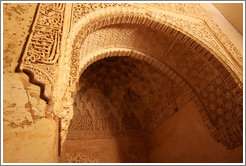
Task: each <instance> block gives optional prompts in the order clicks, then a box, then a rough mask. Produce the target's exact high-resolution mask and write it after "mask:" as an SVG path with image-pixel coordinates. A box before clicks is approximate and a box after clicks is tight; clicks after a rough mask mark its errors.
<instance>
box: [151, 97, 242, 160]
mask: <svg viewBox="0 0 246 166" xmlns="http://www.w3.org/2000/svg"><path fill="white" fill-rule="evenodd" d="M150 147H151V148H150V151H149V158H150V160H151V161H152V162H158V163H159V162H160V163H162V162H167V163H173V162H174V163H176V162H181V163H185V162H188V163H193V162H195V163H209V162H212V163H217V162H221V163H230V162H236V163H237V162H238V163H240V162H243V146H239V147H237V148H235V149H232V150H227V149H226V147H224V146H223V145H222V144H220V143H218V142H216V141H215V140H214V139H213V138H212V137H211V135H210V134H209V131H208V130H207V128H206V126H205V125H204V123H203V121H202V118H201V116H200V114H199V111H198V109H197V108H196V106H195V104H194V103H193V102H192V101H191V102H189V103H187V104H186V105H185V106H184V107H183V108H182V109H181V110H179V111H178V112H177V113H176V114H175V115H173V116H172V117H170V118H169V119H168V120H167V121H165V122H164V123H162V125H161V126H160V128H158V129H157V130H156V131H155V132H154V133H153V134H152V135H151V137H150Z"/></svg>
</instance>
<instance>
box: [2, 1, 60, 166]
mask: <svg viewBox="0 0 246 166" xmlns="http://www.w3.org/2000/svg"><path fill="white" fill-rule="evenodd" d="M36 8H37V4H36V3H22V4H16V3H4V4H3V110H2V111H3V162H4V163H5V162H6V163H22V162H24V163H29V162H30V163H37V162H56V149H57V148H56V139H57V138H56V133H57V123H56V121H55V120H53V119H52V118H50V117H46V115H45V109H46V102H45V101H44V100H42V99H40V87H39V86H37V85H34V84H31V83H30V82H29V77H28V76H27V75H26V74H25V73H17V72H16V68H17V65H18V60H19V58H20V56H21V53H22V50H23V48H24V45H25V42H26V38H27V37H28V34H29V31H30V27H31V25H32V22H33V19H34V15H35V12H36Z"/></svg>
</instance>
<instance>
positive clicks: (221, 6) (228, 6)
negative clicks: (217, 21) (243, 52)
mask: <svg viewBox="0 0 246 166" xmlns="http://www.w3.org/2000/svg"><path fill="white" fill-rule="evenodd" d="M213 5H214V6H215V7H216V8H217V9H218V10H219V11H220V12H221V13H222V14H223V15H224V17H225V18H226V19H227V20H228V21H229V22H230V23H231V24H232V25H233V26H234V27H235V28H236V29H237V31H238V32H239V33H240V34H241V35H243V3H213Z"/></svg>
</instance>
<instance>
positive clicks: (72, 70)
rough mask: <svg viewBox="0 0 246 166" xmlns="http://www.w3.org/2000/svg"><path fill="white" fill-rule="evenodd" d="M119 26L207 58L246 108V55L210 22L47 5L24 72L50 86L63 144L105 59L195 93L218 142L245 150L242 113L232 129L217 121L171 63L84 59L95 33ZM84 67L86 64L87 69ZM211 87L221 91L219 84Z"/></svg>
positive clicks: (139, 10)
mask: <svg viewBox="0 0 246 166" xmlns="http://www.w3.org/2000/svg"><path fill="white" fill-rule="evenodd" d="M191 5H192V4H191ZM184 7H185V5H184ZM195 7H197V10H200V12H201V13H202V12H203V11H202V8H201V7H200V8H198V7H199V6H197V5H196V6H195ZM179 10H181V8H180V9H179ZM194 14H195V13H194ZM210 22H213V21H211V20H210ZM116 24H137V25H144V26H147V27H149V28H151V29H154V30H157V31H160V32H163V33H165V34H168V35H170V36H173V37H176V38H177V40H180V41H182V42H184V43H186V45H187V47H188V48H189V49H190V50H193V51H194V52H196V53H199V54H202V55H203V56H204V58H205V59H206V60H207V61H208V62H209V63H210V64H212V65H213V66H214V68H215V69H216V70H217V71H218V72H219V73H220V76H221V78H222V79H223V81H226V83H227V84H228V86H229V89H227V90H226V92H227V91H230V90H231V91H236V92H235V94H236V95H234V98H233V99H232V100H233V102H234V103H235V102H236V104H238V103H239V105H241V106H242V96H243V95H242V85H243V74H242V73H243V70H242V64H243V63H242V60H243V58H242V55H241V54H240V53H239V51H238V50H237V49H236V48H235V46H234V45H233V44H232V43H231V42H230V41H229V40H228V39H227V38H225V37H224V36H225V35H224V34H223V33H222V32H221V30H220V29H212V28H211V27H210V26H209V25H208V24H207V22H206V21H205V20H203V19H196V18H192V17H187V16H184V15H179V14H177V13H173V12H170V11H165V10H163V9H162V10H161V9H158V10H157V9H156V10H155V8H153V7H151V5H141V4H126V3H111V4H110V3H105V4H104V3H77V4H65V3H47V4H45V3H41V4H39V7H38V11H37V14H36V17H35V20H34V24H33V27H32V31H31V33H30V36H29V39H28V42H27V44H26V48H25V51H24V54H23V56H22V61H21V63H20V69H21V70H23V71H28V72H30V73H32V75H33V76H34V78H33V79H34V81H35V82H37V83H39V84H42V85H43V86H44V94H43V95H44V96H45V97H46V98H47V99H48V107H47V113H50V112H52V113H54V114H55V115H56V116H58V117H60V118H61V133H60V135H61V142H64V140H65V135H66V133H67V129H68V125H69V121H70V120H71V117H72V111H71V110H72V109H71V106H72V105H73V100H72V98H73V94H74V92H75V91H76V90H75V87H76V83H77V82H78V79H79V77H80V74H81V73H82V71H84V70H85V69H86V67H87V66H89V65H90V64H92V63H93V62H95V61H97V60H99V59H103V58H105V57H109V56H132V57H136V58H138V59H141V60H144V61H146V62H148V63H150V64H152V65H153V66H155V67H157V68H158V69H160V70H161V71H163V72H165V73H167V75H168V76H169V77H170V78H172V79H174V80H175V81H176V82H178V83H179V84H180V85H181V86H183V87H186V89H187V90H189V91H193V92H192V93H193V94H194V96H195V100H196V101H197V106H199V108H200V112H201V115H202V117H203V119H204V122H205V124H206V125H207V126H208V128H209V130H210V131H211V134H212V136H213V137H214V138H215V139H216V140H217V141H219V142H221V143H223V144H224V145H225V146H227V147H228V148H234V147H236V146H238V145H242V131H243V129H242V107H241V110H239V112H237V113H236V115H235V118H234V119H232V120H231V121H232V122H231V123H230V124H231V125H230V126H228V125H226V123H227V121H223V122H222V124H221V123H220V124H219V123H217V122H218V119H216V118H220V117H219V116H217V115H216V116H213V113H211V112H212V111H211V110H213V109H212V108H210V106H208V105H207V104H206V103H207V102H208V101H210V98H206V95H205V96H204V95H203V92H204V91H202V93H198V92H196V90H195V88H193V87H192V86H191V85H190V84H189V81H187V80H185V78H184V77H183V76H182V75H181V74H180V73H177V72H174V71H173V69H170V67H169V65H168V64H165V62H160V61H158V59H156V58H153V57H151V56H150V55H146V54H144V53H141V52H137V51H134V50H129V49H118V48H114V49H111V50H106V51H104V52H103V51H102V52H100V53H99V54H91V55H88V56H87V55H86V56H85V57H83V58H82V59H80V58H79V57H80V54H81V53H80V52H81V46H82V44H83V42H84V40H85V39H86V37H87V36H88V35H89V34H90V33H92V32H94V31H97V30H98V29H100V28H103V27H106V26H109V25H116ZM214 24H215V23H214ZM214 27H216V26H214ZM222 35H223V36H222ZM79 64H82V67H80V65H79ZM215 82H216V81H215ZM218 85H219V84H218ZM218 85H217V86H218ZM211 86H215V87H213V88H216V87H217V86H216V83H213V84H212V85H211ZM204 88H205V87H204ZM208 91H209V89H208ZM204 100H206V101H204ZM228 102H230V101H228ZM234 112H235V111H234ZM222 115H223V114H222ZM222 119H223V118H222Z"/></svg>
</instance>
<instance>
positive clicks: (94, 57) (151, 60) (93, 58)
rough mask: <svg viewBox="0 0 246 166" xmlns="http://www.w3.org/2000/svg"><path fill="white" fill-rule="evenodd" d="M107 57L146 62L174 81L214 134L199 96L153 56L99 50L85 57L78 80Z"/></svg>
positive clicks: (210, 121)
mask: <svg viewBox="0 0 246 166" xmlns="http://www.w3.org/2000/svg"><path fill="white" fill-rule="evenodd" d="M109 57H132V58H135V59H138V60H140V61H143V62H146V63H148V64H149V65H151V66H152V67H154V68H156V69H157V70H159V71H160V72H162V73H164V74H165V75H166V76H167V77H168V78H170V79H172V80H173V81H175V82H176V83H177V84H178V85H180V86H181V87H182V88H184V89H185V90H186V91H187V93H188V94H190V95H191V96H192V97H193V99H194V100H195V101H196V102H195V104H196V105H197V106H198V107H199V108H200V113H201V115H202V118H203V120H204V123H205V125H206V126H210V127H209V130H210V132H211V134H212V135H215V134H216V130H217V128H216V125H215V124H214V122H213V120H212V119H211V118H210V116H208V115H207V111H206V107H205V105H204V103H203V102H202V100H201V99H200V97H199V95H198V94H197V92H196V90H195V89H194V88H193V87H192V85H190V84H189V82H188V81H187V80H186V79H185V78H183V77H182V76H181V75H180V74H178V73H176V72H175V70H174V69H172V68H171V67H170V66H169V65H168V64H165V63H164V62H162V61H160V60H158V59H156V58H155V57H153V56H150V55H148V54H145V53H143V52H139V51H136V50H133V49H127V48H109V49H104V50H100V51H98V52H94V53H92V54H89V55H88V56H86V58H84V59H83V62H82V67H81V68H80V69H79V79H80V78H81V77H83V72H84V71H85V70H86V69H87V68H88V67H89V66H90V65H92V64H93V63H95V62H97V61H100V60H102V59H105V58H109ZM76 87H79V82H78V83H77V86H76ZM208 119H209V120H208ZM212 131H214V132H212Z"/></svg>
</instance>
